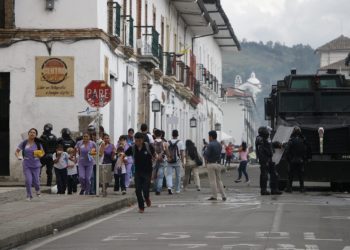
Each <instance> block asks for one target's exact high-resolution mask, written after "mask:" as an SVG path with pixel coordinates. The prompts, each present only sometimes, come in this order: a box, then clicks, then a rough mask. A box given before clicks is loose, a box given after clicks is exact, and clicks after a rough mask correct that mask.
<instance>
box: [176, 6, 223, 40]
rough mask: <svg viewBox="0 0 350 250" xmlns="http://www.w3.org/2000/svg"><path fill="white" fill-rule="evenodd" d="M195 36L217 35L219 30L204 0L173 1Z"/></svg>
mask: <svg viewBox="0 0 350 250" xmlns="http://www.w3.org/2000/svg"><path fill="white" fill-rule="evenodd" d="M171 3H172V4H173V5H174V6H175V8H176V9H177V11H178V12H179V14H180V16H181V17H182V18H183V20H184V21H185V23H186V24H187V25H188V27H189V28H190V29H191V30H192V32H193V33H194V35H196V36H201V35H207V34H211V33H217V32H218V28H217V26H216V24H215V22H214V21H213V20H212V19H211V17H210V15H209V13H208V11H207V10H206V8H205V5H204V3H203V0H196V1H194V0H171Z"/></svg>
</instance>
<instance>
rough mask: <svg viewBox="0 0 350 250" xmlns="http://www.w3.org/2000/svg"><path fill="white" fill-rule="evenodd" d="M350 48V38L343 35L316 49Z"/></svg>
mask: <svg viewBox="0 0 350 250" xmlns="http://www.w3.org/2000/svg"><path fill="white" fill-rule="evenodd" d="M330 50H348V51H350V38H349V37H346V36H343V35H341V36H340V37H338V38H336V39H334V40H332V41H330V42H328V43H326V44H325V45H322V46H321V47H319V48H317V49H316V51H330Z"/></svg>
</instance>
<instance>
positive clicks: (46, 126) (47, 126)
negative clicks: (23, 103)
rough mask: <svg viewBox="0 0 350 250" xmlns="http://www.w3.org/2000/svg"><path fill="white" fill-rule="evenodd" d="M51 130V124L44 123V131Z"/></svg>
mask: <svg viewBox="0 0 350 250" xmlns="http://www.w3.org/2000/svg"><path fill="white" fill-rule="evenodd" d="M52 129H53V126H52V124H51V123H46V124H45V125H44V131H47V132H51V131H52Z"/></svg>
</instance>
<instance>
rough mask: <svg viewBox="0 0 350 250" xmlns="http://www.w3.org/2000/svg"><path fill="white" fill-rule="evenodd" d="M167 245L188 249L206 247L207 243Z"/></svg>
mask: <svg viewBox="0 0 350 250" xmlns="http://www.w3.org/2000/svg"><path fill="white" fill-rule="evenodd" d="M168 246H169V247H186V248H188V249H194V248H200V247H206V246H208V244H169V245H168Z"/></svg>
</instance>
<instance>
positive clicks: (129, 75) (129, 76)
mask: <svg viewBox="0 0 350 250" xmlns="http://www.w3.org/2000/svg"><path fill="white" fill-rule="evenodd" d="M126 82H127V84H129V85H134V84H135V78H134V67H131V66H127V67H126Z"/></svg>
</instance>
